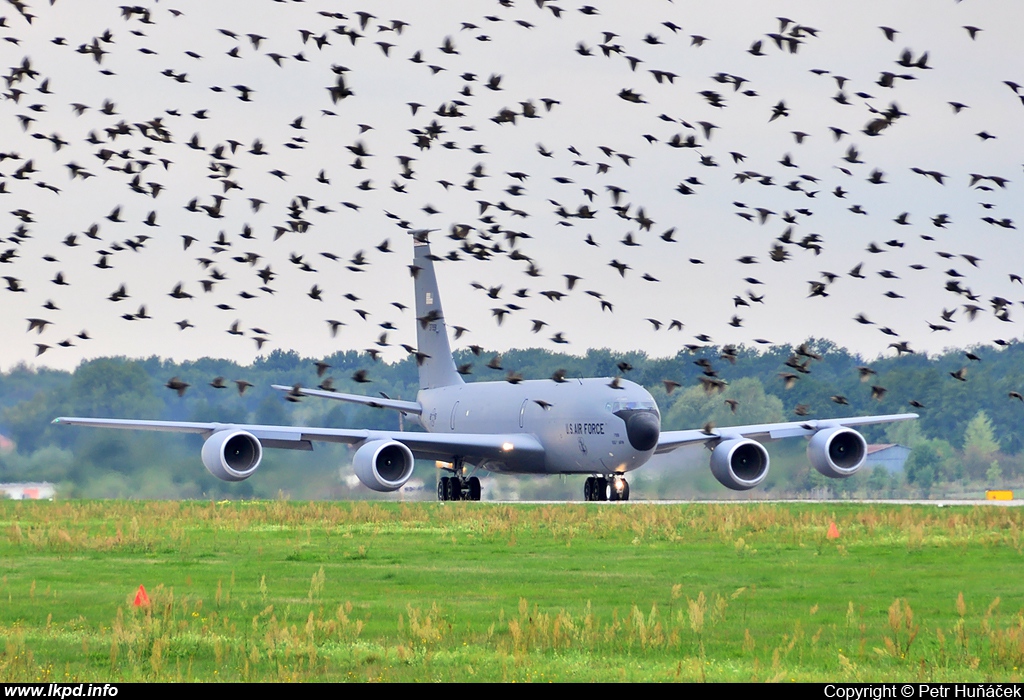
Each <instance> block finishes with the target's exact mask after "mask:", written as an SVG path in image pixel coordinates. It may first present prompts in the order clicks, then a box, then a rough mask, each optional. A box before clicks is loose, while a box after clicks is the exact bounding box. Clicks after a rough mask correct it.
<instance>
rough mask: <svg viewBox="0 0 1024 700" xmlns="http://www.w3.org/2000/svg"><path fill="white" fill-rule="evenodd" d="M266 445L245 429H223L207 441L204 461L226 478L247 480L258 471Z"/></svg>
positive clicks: (207, 466) (210, 469)
mask: <svg viewBox="0 0 1024 700" xmlns="http://www.w3.org/2000/svg"><path fill="white" fill-rule="evenodd" d="M261 459H263V445H261V444H260V441H259V440H258V439H257V438H256V436H255V435H253V434H251V433H247V432H245V431H244V430H220V431H218V432H216V433H214V434H213V435H211V436H210V437H208V438H207V439H206V442H204V443H203V464H204V465H205V466H206V469H207V471H209V472H210V473H211V474H213V475H214V476H215V477H217V478H218V479H220V480H222V481H243V480H244V479H248V478H249V477H250V476H252V475H253V474H254V473H255V472H256V468H257V467H258V466H260V460H261Z"/></svg>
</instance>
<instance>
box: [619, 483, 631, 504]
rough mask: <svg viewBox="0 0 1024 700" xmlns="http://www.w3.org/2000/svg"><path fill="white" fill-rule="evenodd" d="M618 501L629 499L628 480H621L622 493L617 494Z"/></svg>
mask: <svg viewBox="0 0 1024 700" xmlns="http://www.w3.org/2000/svg"><path fill="white" fill-rule="evenodd" d="M619 500H620V501H628V500H629V482H628V481H626V480H625V479H623V480H622V494H621V495H620V496H619Z"/></svg>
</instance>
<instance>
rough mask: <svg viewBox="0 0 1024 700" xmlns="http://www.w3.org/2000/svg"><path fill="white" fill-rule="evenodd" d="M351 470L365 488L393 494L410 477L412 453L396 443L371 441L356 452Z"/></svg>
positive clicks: (393, 441)
mask: <svg viewBox="0 0 1024 700" xmlns="http://www.w3.org/2000/svg"><path fill="white" fill-rule="evenodd" d="M352 466H353V468H355V470H356V476H358V477H359V480H360V481H361V482H363V485H364V486H366V487H367V488H370V489H373V490H374V491H397V490H398V489H400V488H402V486H403V485H404V484H405V482H406V481H408V480H409V477H411V476H412V467H413V456H412V451H411V450H409V448H408V447H406V446H405V445H403V444H402V443H400V442H398V441H396V440H372V441H370V442H367V443H364V444H363V445H362V446H361V447H360V448H359V449H358V450H356V453H355V456H353V458H352Z"/></svg>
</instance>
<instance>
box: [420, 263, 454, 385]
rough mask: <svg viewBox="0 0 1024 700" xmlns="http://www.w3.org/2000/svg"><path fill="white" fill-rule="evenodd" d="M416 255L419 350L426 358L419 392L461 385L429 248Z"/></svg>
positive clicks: (421, 372) (422, 363)
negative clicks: (449, 341)
mask: <svg viewBox="0 0 1024 700" xmlns="http://www.w3.org/2000/svg"><path fill="white" fill-rule="evenodd" d="M414 252H415V254H414V256H413V268H412V270H413V275H414V277H415V279H416V284H415V287H416V344H417V345H418V346H419V347H418V350H419V351H420V352H421V353H423V354H425V355H426V357H425V358H424V360H423V362H421V363H420V366H419V370H420V389H435V388H437V387H441V386H451V385H453V384H462V383H463V381H462V376H461V375H460V374H459V373H458V371H456V369H455V360H454V359H453V358H452V349H451V346H450V345H449V344H448V330H447V327H446V326H445V323H444V314H443V313H442V311H441V295H440V294H439V293H438V291H437V278H436V277H435V276H434V261H433V259H432V258H431V257H430V246H429V245H427V244H423V245H416V246H415V249H414Z"/></svg>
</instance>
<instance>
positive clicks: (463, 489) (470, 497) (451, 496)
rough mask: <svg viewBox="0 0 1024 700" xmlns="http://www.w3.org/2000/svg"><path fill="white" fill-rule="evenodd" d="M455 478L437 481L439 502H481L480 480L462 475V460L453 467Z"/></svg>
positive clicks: (443, 477)
mask: <svg viewBox="0 0 1024 700" xmlns="http://www.w3.org/2000/svg"><path fill="white" fill-rule="evenodd" d="M452 474H453V476H442V477H441V478H440V479H438V480H437V500H439V501H479V500H480V479H478V478H477V477H475V476H471V477H469V478H466V477H465V476H463V475H462V460H459V461H457V462H456V463H455V464H453V465H452Z"/></svg>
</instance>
